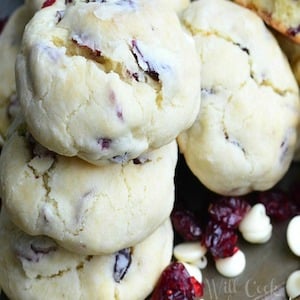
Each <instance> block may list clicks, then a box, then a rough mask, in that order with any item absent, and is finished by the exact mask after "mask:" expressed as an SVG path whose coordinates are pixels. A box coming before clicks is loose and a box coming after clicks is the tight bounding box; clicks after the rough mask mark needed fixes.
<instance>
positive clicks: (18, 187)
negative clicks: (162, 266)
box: [0, 127, 177, 254]
mask: <svg viewBox="0 0 300 300" xmlns="http://www.w3.org/2000/svg"><path fill="white" fill-rule="evenodd" d="M11 157H14V159H10V158H11ZM176 162H177V144H176V142H175V141H173V142H171V143H170V144H168V145H166V146H163V147H161V148H159V149H157V150H154V151H153V152H149V153H148V154H147V155H145V156H141V157H139V158H137V159H134V160H133V161H131V162H129V163H128V164H126V165H121V164H109V165H104V166H95V165H92V164H89V163H87V162H85V161H84V160H81V159H79V158H76V157H74V158H72V157H65V156H61V155H58V154H55V153H53V152H50V151H48V150H47V149H45V148H44V147H42V146H40V145H39V144H37V143H36V142H35V141H34V140H33V138H32V136H30V135H29V134H28V133H27V132H26V131H25V130H24V129H23V128H22V127H20V128H19V129H18V130H17V131H16V132H15V133H13V134H12V135H11V137H10V138H9V139H8V140H7V141H6V142H5V144H4V147H3V150H2V154H1V159H0V185H1V198H2V203H3V205H4V206H5V207H6V209H7V212H8V214H9V215H10V217H11V218H12V221H13V222H14V223H15V224H16V225H18V226H19V227H20V228H21V229H22V230H24V231H25V232H27V233H28V234H31V235H47V236H50V237H52V238H53V239H55V240H57V242H58V243H59V244H60V245H61V246H63V247H65V248H67V249H69V250H71V251H74V252H77V253H81V254H103V253H112V252H115V251H118V250H120V249H122V248H126V247H130V246H132V245H134V244H136V243H138V242H140V241H141V240H142V239H144V238H145V237H146V236H148V235H149V234H150V233H151V232H153V231H154V230H155V229H156V228H157V227H158V226H159V225H160V224H161V223H162V222H164V221H165V220H166V219H167V218H168V217H169V215H170V213H171V210H172V207H173V204H174V172H175V166H176Z"/></svg>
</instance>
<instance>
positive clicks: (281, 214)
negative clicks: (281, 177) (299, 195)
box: [257, 189, 292, 221]
mask: <svg viewBox="0 0 300 300" xmlns="http://www.w3.org/2000/svg"><path fill="white" fill-rule="evenodd" d="M257 197H258V202H260V203H262V204H263V205H264V206H265V207H266V214H267V215H268V216H269V217H270V218H271V219H272V220H273V221H285V220H288V219H290V218H291V216H292V202H291V201H290V198H289V195H288V194H287V193H286V192H284V191H282V190H278V189H271V190H268V191H265V192H261V193H259V194H258V196H257Z"/></svg>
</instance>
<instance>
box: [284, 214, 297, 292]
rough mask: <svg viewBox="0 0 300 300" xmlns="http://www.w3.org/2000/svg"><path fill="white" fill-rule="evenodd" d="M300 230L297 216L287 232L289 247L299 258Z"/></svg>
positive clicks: (290, 223)
mask: <svg viewBox="0 0 300 300" xmlns="http://www.w3.org/2000/svg"><path fill="white" fill-rule="evenodd" d="M299 228H300V216H296V217H294V218H293V219H292V220H291V221H290V222H289V225H288V227H287V232H286V237H287V243H288V245H289V248H290V249H291V251H292V252H293V253H294V254H295V255H297V256H300V235H299ZM299 294H300V293H299Z"/></svg>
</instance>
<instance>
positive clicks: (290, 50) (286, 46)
mask: <svg viewBox="0 0 300 300" xmlns="http://www.w3.org/2000/svg"><path fill="white" fill-rule="evenodd" d="M274 34H275V37H276V39H277V41H278V43H279V45H280V47H281V49H282V50H283V52H284V53H285V54H286V56H287V58H288V61H289V63H290V65H291V68H292V70H293V73H294V75H295V78H296V80H297V82H298V85H299V86H300V44H297V43H295V42H294V41H292V40H291V39H289V38H288V37H286V36H285V35H283V34H280V33H277V32H274ZM294 160H295V161H300V125H299V127H298V142H297V146H296V151H295V155H294Z"/></svg>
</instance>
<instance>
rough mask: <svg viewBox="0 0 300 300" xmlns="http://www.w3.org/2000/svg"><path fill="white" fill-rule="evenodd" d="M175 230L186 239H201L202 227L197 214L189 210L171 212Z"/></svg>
mask: <svg viewBox="0 0 300 300" xmlns="http://www.w3.org/2000/svg"><path fill="white" fill-rule="evenodd" d="M171 220H172V224H173V227H174V230H175V231H176V232H177V233H178V234H179V235H180V236H181V237H182V238H183V239H184V240H186V241H197V240H198V241H199V240H200V239H201V238H202V229H201V227H200V224H199V222H198V221H197V219H196V216H195V215H194V214H193V213H192V212H191V211H189V210H174V211H173V212H172V213H171Z"/></svg>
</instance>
